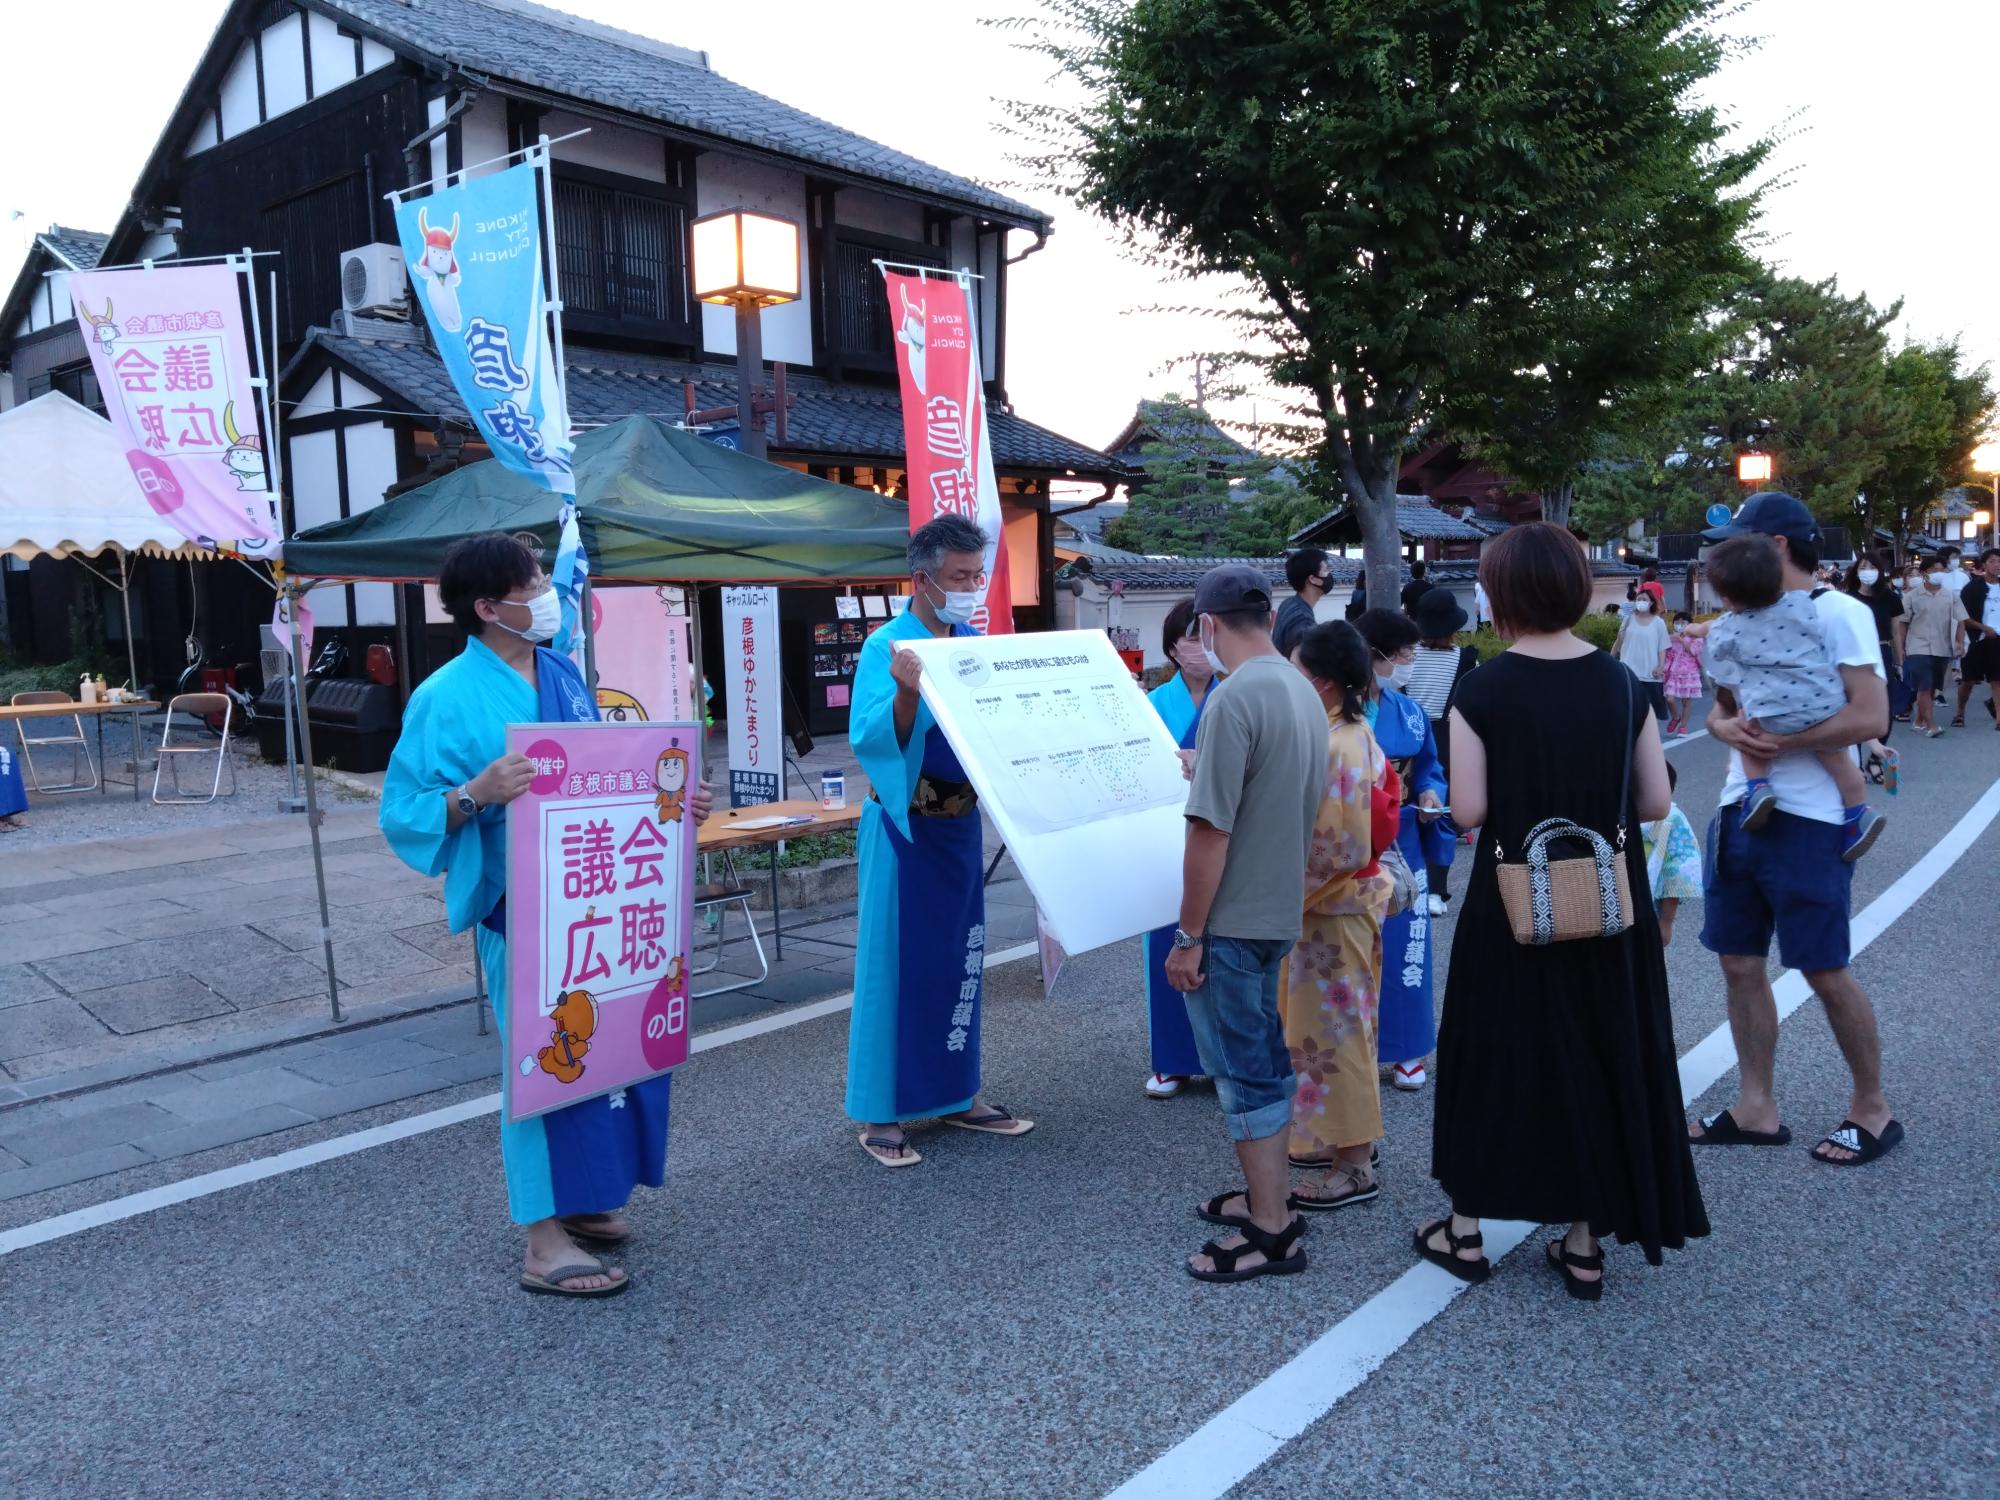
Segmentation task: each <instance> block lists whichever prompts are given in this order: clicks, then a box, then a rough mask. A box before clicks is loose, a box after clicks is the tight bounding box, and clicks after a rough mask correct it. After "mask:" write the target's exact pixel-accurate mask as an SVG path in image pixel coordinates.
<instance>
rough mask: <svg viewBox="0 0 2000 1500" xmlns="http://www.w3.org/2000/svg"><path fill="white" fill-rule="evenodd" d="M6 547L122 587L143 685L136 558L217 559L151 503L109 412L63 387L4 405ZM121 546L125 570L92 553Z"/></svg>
mask: <svg viewBox="0 0 2000 1500" xmlns="http://www.w3.org/2000/svg"><path fill="white" fill-rule="evenodd" d="M0 552H6V553H10V554H12V555H13V556H15V557H18V558H21V559H23V560H26V559H28V558H33V557H73V558H76V559H77V560H78V561H79V562H81V563H82V565H83V566H84V567H87V568H90V570H91V572H93V573H95V574H96V575H97V576H98V577H99V578H101V579H103V580H104V581H105V582H106V583H108V584H110V585H111V586H112V587H113V588H115V589H117V590H118V593H119V596H120V598H121V599H122V600H123V601H124V606H125V656H126V661H127V664H128V665H129V666H130V668H131V672H132V679H131V681H132V685H133V686H134V687H137V686H138V678H139V666H138V657H137V654H136V648H135V646H134V644H133V640H132V593H131V567H130V564H131V558H132V555H133V554H134V553H137V554H139V555H141V556H144V557H180V558H213V557H214V556H215V555H216V554H215V553H213V552H209V551H207V550H205V549H204V548H201V547H197V546H196V545H195V544H194V543H192V542H190V541H189V540H188V539H187V538H186V537H184V536H182V535H181V534H180V532H179V531H177V530H175V529H174V527H173V526H172V525H171V524H170V523H169V522H168V521H167V520H166V518H165V517H163V516H161V515H159V514H158V513H156V512H155V511H154V510H153V508H152V506H150V505H148V504H147V503H146V497H145V495H143V494H142V493H141V492H140V490H139V481H138V480H137V479H136V478H134V477H133V474H132V468H131V465H129V464H128V463H126V461H125V450H124V445H123V444H122V443H121V442H120V441H119V439H118V434H117V433H116V432H114V431H113V430H112V427H111V424H110V423H109V422H108V421H106V420H105V419H104V418H103V417H100V416H98V415H97V414H96V413H95V412H93V411H90V410H88V409H87V408H85V407H82V406H79V405H77V403H76V402H74V401H72V400H70V398H69V397H67V396H65V395H64V394H63V393H62V392H61V391H50V392H49V393H48V394H47V395H45V396H38V397H36V398H35V399H34V400H33V401H30V402H27V403H26V404H24V405H21V406H17V407H15V408H14V409H13V410H12V411H9V412H0ZM107 552H109V553H113V554H115V555H116V557H117V559H118V572H117V576H116V577H112V576H110V575H109V574H108V573H105V572H103V571H100V570H99V569H98V568H95V567H92V566H91V564H90V563H89V562H88V561H86V559H89V558H93V557H102V556H103V555H104V554H105V553H107Z"/></svg>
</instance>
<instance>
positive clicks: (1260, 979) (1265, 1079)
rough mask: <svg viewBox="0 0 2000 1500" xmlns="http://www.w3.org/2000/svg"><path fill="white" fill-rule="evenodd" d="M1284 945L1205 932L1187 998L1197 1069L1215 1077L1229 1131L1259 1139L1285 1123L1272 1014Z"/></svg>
mask: <svg viewBox="0 0 2000 1500" xmlns="http://www.w3.org/2000/svg"><path fill="white" fill-rule="evenodd" d="M1291 951H1292V944H1291V942H1290V941H1289V940H1285V939H1279V938H1232V937H1210V938H1209V940H1208V946H1207V948H1206V949H1205V950H1204V952H1203V956H1202V967H1203V969H1204V970H1205V971H1206V972H1205V977H1204V979H1203V980H1202V985H1201V988H1200V989H1198V990H1195V991H1194V992H1193V993H1191V994H1190V995H1188V997H1187V1013H1188V1022H1189V1024H1190V1025H1192V1026H1193V1028H1194V1045H1195V1051H1197V1052H1198V1053H1200V1054H1201V1066H1202V1070H1203V1071H1204V1072H1206V1073H1207V1074H1208V1076H1209V1077H1211V1078H1213V1079H1214V1080H1215V1096H1216V1098H1217V1099H1218V1100H1220V1101H1221V1103H1222V1114H1223V1118H1224V1119H1225V1120H1227V1121H1228V1124H1229V1136H1230V1139H1231V1140H1237V1141H1261V1140H1263V1139H1265V1138H1266V1137H1267V1136H1273V1135H1276V1134H1277V1133H1278V1132H1279V1131H1281V1130H1287V1129H1289V1128H1290V1127H1291V1123H1292V1090H1293V1087H1294V1086H1295V1084H1296V1082H1297V1079H1296V1078H1295V1077H1294V1075H1293V1073H1292V1052H1291V1049H1290V1048H1289V1047H1287V1046H1286V1045H1285V1019H1284V1017H1283V1016H1282V1015H1280V1014H1279V1013H1278V975H1279V971H1280V970H1281V969H1282V968H1283V966H1284V962H1285V958H1286V956H1287V955H1288V954H1289V953H1290V952H1291Z"/></svg>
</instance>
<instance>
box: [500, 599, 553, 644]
mask: <svg viewBox="0 0 2000 1500" xmlns="http://www.w3.org/2000/svg"><path fill="white" fill-rule="evenodd" d="M493 602H494V603H495V604H513V605H520V604H523V603H525V604H526V605H527V607H528V628H527V629H526V630H516V629H515V628H514V627H513V626H512V625H509V624H508V623H507V622H506V621H505V620H495V621H494V622H493V623H494V624H495V625H498V626H499V627H500V628H501V629H502V630H504V631H506V632H507V633H508V634H509V635H518V636H519V637H520V638H521V639H522V640H524V641H533V642H534V643H535V644H536V645H538V646H539V645H540V644H541V643H542V642H543V641H552V640H554V639H555V638H556V632H557V631H558V630H560V629H562V600H561V599H559V598H557V597H556V591H555V586H554V585H553V584H552V585H550V586H549V587H548V588H546V589H543V590H542V592H541V593H539V594H537V595H535V597H534V598H532V599H527V600H521V599H496V600H494V601H493Z"/></svg>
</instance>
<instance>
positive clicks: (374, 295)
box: [340, 245, 409, 318]
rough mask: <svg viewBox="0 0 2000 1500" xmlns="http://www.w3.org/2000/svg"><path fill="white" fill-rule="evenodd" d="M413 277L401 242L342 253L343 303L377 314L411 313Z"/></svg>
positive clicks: (347, 307) (351, 309)
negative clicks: (404, 258)
mask: <svg viewBox="0 0 2000 1500" xmlns="http://www.w3.org/2000/svg"><path fill="white" fill-rule="evenodd" d="M408 293H409V277H408V275H407V273H406V272H405V271H404V269H403V250H402V247H401V246H400V245H363V246H361V247H360V248H359V249H355V250H344V251H342V252H341V256H340V305H341V306H342V308H344V309H345V310H346V311H348V312H354V313H368V314H371V315H373V316H375V317H392V318H406V317H408V316H409V302H408V300H407V298H408Z"/></svg>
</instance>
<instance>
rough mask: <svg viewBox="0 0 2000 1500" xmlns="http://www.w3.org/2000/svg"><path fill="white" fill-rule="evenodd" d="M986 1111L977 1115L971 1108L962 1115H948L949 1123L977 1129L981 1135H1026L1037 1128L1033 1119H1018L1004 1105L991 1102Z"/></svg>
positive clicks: (961, 1128)
mask: <svg viewBox="0 0 2000 1500" xmlns="http://www.w3.org/2000/svg"><path fill="white" fill-rule="evenodd" d="M986 1111H987V1112H986V1113H985V1114H983V1115H977V1116H975V1115H974V1114H973V1113H972V1112H971V1111H970V1110H968V1111H966V1112H965V1113H964V1114H962V1115H946V1116H944V1122H945V1124H947V1125H956V1126H957V1127H958V1128H959V1129H960V1130H971V1131H976V1132H978V1133H979V1134H980V1135H1026V1134H1027V1133H1028V1132H1029V1131H1031V1130H1033V1129H1034V1128H1035V1122H1034V1121H1033V1120H1019V1119H1016V1118H1015V1117H1014V1115H1013V1113H1012V1112H1011V1111H1009V1110H1008V1109H1006V1108H1005V1107H1004V1106H1002V1105H998V1104H989V1105H987V1106H986Z"/></svg>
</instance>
